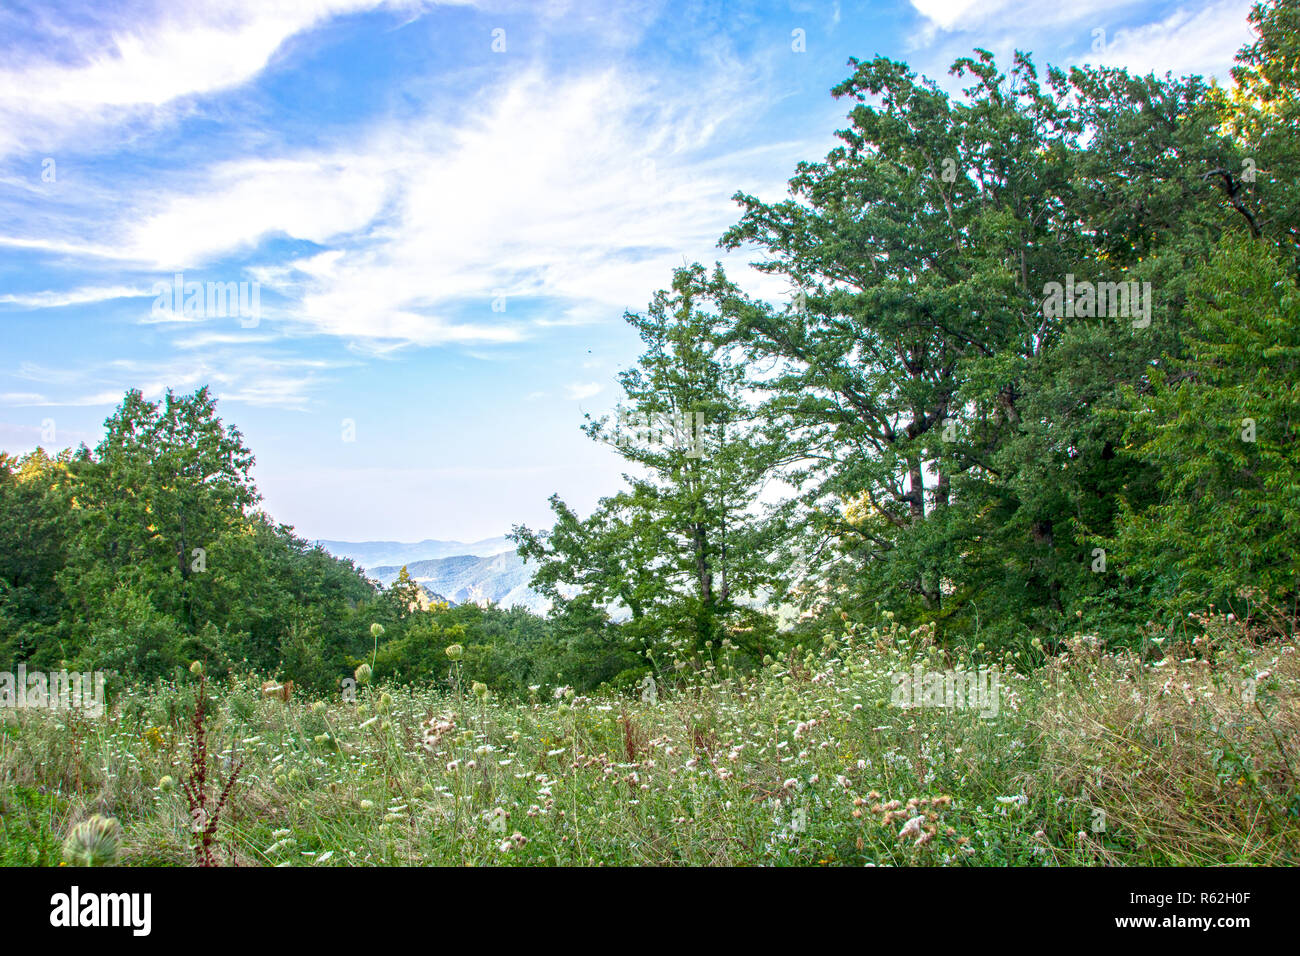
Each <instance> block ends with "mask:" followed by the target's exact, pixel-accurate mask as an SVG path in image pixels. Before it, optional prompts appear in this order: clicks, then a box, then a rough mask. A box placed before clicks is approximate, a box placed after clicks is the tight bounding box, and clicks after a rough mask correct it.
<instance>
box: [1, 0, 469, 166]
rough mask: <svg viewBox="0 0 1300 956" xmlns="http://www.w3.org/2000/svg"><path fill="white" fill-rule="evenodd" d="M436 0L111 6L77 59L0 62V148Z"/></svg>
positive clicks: (235, 76) (24, 145)
mask: <svg viewBox="0 0 1300 956" xmlns="http://www.w3.org/2000/svg"><path fill="white" fill-rule="evenodd" d="M466 2H468V0H466ZM432 5H433V2H432V0H429V2H419V0H411V2H400V0H388V2H385V0H292V2H281V3H266V2H263V0H200V2H196V3H190V4H186V5H184V6H181V5H178V4H162V5H160V6H158V7H157V8H154V9H150V8H148V7H141V6H138V5H136V6H134V7H133V6H132V5H125V6H122V7H120V8H115V9H113V11H112V13H111V16H112V18H113V19H111V20H110V21H109V22H106V23H104V24H103V26H102V29H100V30H97V31H94V32H93V33H90V34H88V35H87V36H85V37H82V38H79V40H80V42H79V43H78V44H77V46H78V47H80V49H78V51H77V56H76V57H75V58H74V59H73V60H71V61H68V60H63V59H60V60H55V59H47V60H40V59H35V58H34V57H33V56H31V55H28V56H26V57H25V58H24V61H23V62H21V63H15V64H14V65H11V66H9V67H8V68H6V69H2V70H0V156H3V155H5V154H7V153H11V152H13V151H16V150H32V149H40V150H45V149H53V148H55V147H57V146H59V145H61V144H63V143H65V142H67V141H68V140H69V139H70V138H73V137H76V138H77V139H78V140H82V141H84V139H85V138H86V137H87V136H89V135H96V134H98V133H100V132H103V131H105V130H107V129H111V128H113V127H114V126H116V127H122V126H123V125H124V124H127V123H129V122H131V121H139V120H145V121H156V120H157V119H158V117H159V115H160V114H161V113H163V112H164V111H165V110H166V108H167V107H169V106H170V105H173V104H175V103H177V102H178V101H181V100H184V99H185V98H187V97H194V96H198V95H202V94H210V93H213V92H217V91H220V90H225V89H230V88H232V87H237V86H239V85H241V84H244V83H246V82H248V81H249V80H250V79H252V78H253V77H254V76H256V75H257V74H259V73H260V72H261V71H262V70H264V69H265V68H266V66H267V64H268V63H269V62H271V59H272V57H273V55H274V54H275V53H276V51H277V50H279V49H280V48H281V47H282V46H283V44H284V43H285V41H286V40H288V39H289V38H291V37H293V36H295V35H297V34H299V33H302V32H304V31H306V30H309V29H311V28H312V27H314V26H316V25H318V24H320V23H322V22H324V21H326V20H328V19H330V18H332V17H337V16H340V15H343V14H347V13H355V12H358V11H363V10H368V9H374V8H376V7H379V6H389V7H393V8H405V9H407V10H408V11H418V10H419V9H421V8H423V7H426V6H432ZM128 18H130V19H128ZM47 22H48V23H49V27H50V29H51V30H53V31H55V32H56V33H57V34H59V35H60V36H66V35H67V34H70V33H75V31H74V30H73V29H72V28H70V27H68V26H67V25H64V24H61V23H59V22H58V19H57V17H54V16H48V17H47ZM8 59H9V61H10V62H11V63H13V61H14V60H15V59H17V58H16V57H15V56H10V57H8Z"/></svg>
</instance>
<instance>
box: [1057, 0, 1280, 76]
mask: <svg viewBox="0 0 1300 956" xmlns="http://www.w3.org/2000/svg"><path fill="white" fill-rule="evenodd" d="M1252 6H1254V0H1217V2H1213V3H1210V4H1207V5H1204V6H1199V7H1198V6H1194V5H1188V6H1182V7H1179V8H1178V9H1177V10H1175V11H1173V12H1172V13H1171V14H1169V15H1168V16H1167V17H1165V18H1163V19H1161V20H1158V21H1156V22H1153V23H1148V24H1144V25H1142V26H1134V27H1122V28H1120V29H1117V30H1115V31H1113V32H1109V33H1108V34H1107V35H1106V42H1105V44H1104V47H1103V48H1102V49H1101V50H1099V51H1097V52H1090V53H1089V54H1087V55H1082V56H1079V57H1076V62H1088V63H1092V64H1093V65H1095V66H1101V65H1105V66H1120V67H1124V68H1126V69H1127V70H1129V72H1131V73H1138V74H1146V73H1156V74H1157V75H1163V74H1164V73H1165V72H1172V73H1175V74H1181V73H1199V74H1201V75H1217V76H1221V77H1226V76H1227V71H1228V68H1229V67H1231V66H1232V61H1233V57H1234V56H1235V55H1236V53H1237V51H1238V50H1239V49H1240V48H1241V47H1242V46H1243V45H1245V44H1246V43H1247V42H1249V41H1250V38H1251V31H1250V26H1249V24H1248V23H1247V21H1246V16H1247V14H1249V13H1250V9H1251V7H1252ZM1098 39H1100V37H1099V38H1098ZM1099 46H1101V44H1099Z"/></svg>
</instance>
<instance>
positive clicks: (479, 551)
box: [314, 537, 515, 570]
mask: <svg viewBox="0 0 1300 956" xmlns="http://www.w3.org/2000/svg"><path fill="white" fill-rule="evenodd" d="M314 543H315V544H319V545H320V546H321V547H322V548H324V549H325V550H326V551H328V552H329V553H330V554H332V555H334V556H335V557H336V558H351V559H352V560H353V562H355V563H356V564H357V565H358V566H359V567H362V568H366V569H367V570H370V569H372V568H379V567H384V566H386V565H390V564H393V565H397V566H398V567H401V566H402V565H403V564H410V563H411V562H412V561H427V560H429V559H430V558H455V557H460V556H461V555H466V554H468V555H474V556H477V557H488V556H490V555H494V554H502V553H504V552H506V551H513V550H514V549H515V546H514V545H513V544H511V543H510V542H509V541H508V540H506V538H505V537H496V538H484V539H483V540H482V541H474V542H472V543H470V544H466V543H465V542H463V541H438V540H436V539H434V538H427V539H426V540H424V541H415V542H413V543H410V544H408V543H406V542H404V541H316V542H314Z"/></svg>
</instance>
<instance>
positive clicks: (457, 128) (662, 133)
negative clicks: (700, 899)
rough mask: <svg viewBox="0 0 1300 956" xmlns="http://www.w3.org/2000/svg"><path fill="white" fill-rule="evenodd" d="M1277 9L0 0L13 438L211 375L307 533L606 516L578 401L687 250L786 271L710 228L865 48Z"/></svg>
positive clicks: (999, 41)
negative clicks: (182, 296)
mask: <svg viewBox="0 0 1300 956" xmlns="http://www.w3.org/2000/svg"><path fill="white" fill-rule="evenodd" d="M1250 6H1251V3H1250V2H1249V0H1188V2H1126V0H1078V2H1075V3H1060V2H1045V0H947V2H945V0H910V2H909V0H876V2H864V3H852V2H847V0H841V2H814V0H810V2H793V0H791V2H781V3H744V2H731V0H727V2H670V0H663V2H655V0H641V2H618V0H605V2H578V0H574V2H563V0H550V2H548V0H535V2H525V0H502V2H493V0H483V2H473V0H470V2H447V3H435V2H387V3H385V2H374V0H292V2H275V0H223V2H212V3H185V2H157V3H120V2H103V0H91V2H85V3H63V2H54V3H49V2H36V0H30V2H29V0H18V2H14V0H5V2H4V3H3V5H2V6H0V449H4V450H6V451H11V452H22V451H26V450H30V449H31V448H33V447H35V446H36V445H38V444H41V445H44V446H46V447H47V448H48V447H64V446H75V445H77V444H79V443H81V442H85V443H86V444H88V445H91V446H93V445H94V444H95V443H97V442H98V441H99V439H100V437H101V436H102V431H103V429H102V424H103V421H104V419H105V418H106V417H107V416H108V415H109V414H110V412H111V411H112V409H113V407H114V405H116V403H117V402H118V401H120V400H121V397H122V395H123V393H124V392H125V391H126V390H127V389H129V388H139V389H141V390H143V391H144V393H145V394H146V395H147V396H149V397H151V398H156V397H158V396H160V395H161V394H163V392H164V391H165V390H166V389H167V388H171V389H174V390H177V391H180V392H189V391H192V390H194V389H195V388H197V387H199V386H201V385H204V384H208V385H210V386H211V388H212V390H213V392H214V393H215V395H216V396H217V397H218V399H219V404H218V408H219V411H220V414H221V415H222V417H223V418H224V419H225V420H226V421H227V422H231V423H234V424H236V425H238V426H239V428H240V429H241V430H242V431H243V432H244V435H245V438H246V440H247V443H248V444H249V445H250V447H251V448H252V450H253V451H254V453H255V454H256V456H257V465H256V467H255V471H254V477H255V479H256V481H257V484H258V487H259V488H260V490H261V491H262V493H263V495H264V497H265V501H264V506H265V508H266V509H267V510H268V511H269V512H270V513H271V514H272V515H274V516H275V518H276V519H277V520H279V521H283V522H286V523H288V524H292V525H294V526H295V527H296V528H297V529H298V532H299V533H300V534H302V535H304V536H306V537H308V538H333V539H346V540H360V539H390V540H403V541H414V540H418V539H422V538H428V537H433V538H441V539H459V540H463V541H472V540H477V539H481V538H486V537H489V536H492V535H496V534H500V533H503V532H504V531H506V530H508V529H509V527H510V525H511V524H513V523H515V522H525V523H528V524H531V525H533V526H534V527H536V526H539V525H547V524H549V520H548V515H549V511H548V508H547V504H546V499H547V497H548V496H549V495H550V494H552V493H553V492H559V493H560V494H561V495H562V496H563V497H564V498H565V499H566V500H567V501H569V502H570V504H572V505H574V506H575V507H577V508H578V509H579V510H580V511H582V512H584V513H585V512H586V511H587V510H588V509H590V507H591V506H592V505H593V504H594V503H595V501H596V499H597V498H599V497H600V496H602V495H606V494H611V493H613V492H614V491H616V490H617V489H618V487H619V485H620V474H621V472H622V470H623V469H622V467H621V465H620V462H619V460H618V459H617V458H615V457H614V456H613V455H612V454H611V453H609V452H608V451H606V450H604V449H602V448H600V447H599V446H596V445H595V444H594V443H592V442H591V441H590V440H589V439H588V438H587V437H586V436H585V435H584V434H582V432H581V431H579V428H578V426H579V425H580V423H581V421H582V414H583V413H584V412H591V413H593V414H602V413H605V412H607V411H609V410H610V409H611V408H612V406H613V404H614V402H615V401H616V400H617V399H618V397H619V396H618V387H617V383H616V381H615V378H614V376H615V373H616V372H617V370H618V369H619V368H620V367H626V365H627V364H629V363H630V362H631V361H633V360H634V359H635V357H636V355H637V354H638V352H639V348H638V345H639V342H638V340H637V338H636V336H635V334H634V333H633V332H632V330H631V329H630V328H628V327H627V326H626V324H625V323H624V322H623V321H622V315H623V312H624V311H625V310H629V309H630V310H640V309H643V308H644V307H645V305H646V303H647V302H648V301H649V299H650V297H651V295H652V294H653V292H654V290H655V289H657V288H660V287H662V286H665V285H667V284H668V283H669V281H670V280H671V273H672V269H673V267H674V266H679V265H681V264H682V263H683V262H684V261H695V260H698V261H702V262H706V263H712V262H713V261H715V260H721V261H722V262H723V263H724V264H725V265H726V266H727V268H728V271H729V272H730V273H731V275H732V278H733V279H735V280H736V281H738V282H739V283H740V284H741V285H742V286H743V287H745V288H747V289H748V290H750V291H751V292H753V293H755V294H758V295H761V296H763V297H765V298H769V299H774V300H775V299H781V298H785V297H787V296H788V294H789V291H790V290H787V289H784V288H782V287H781V286H780V285H777V284H773V280H771V279H767V278H764V277H760V276H758V275H757V274H756V273H754V272H753V271H752V270H749V269H748V268H747V267H746V262H747V260H748V259H749V258H750V257H749V256H748V255H746V254H745V253H743V252H738V253H735V254H730V255H725V256H724V255H723V254H722V252H721V251H720V250H719V249H717V247H716V242H717V239H718V237H719V236H720V235H721V233H722V232H723V231H724V230H725V229H726V228H727V227H728V226H729V225H730V224H731V223H732V222H734V220H735V219H736V216H737V209H736V206H735V205H734V203H733V202H732V200H731V197H732V195H733V194H734V193H735V192H737V191H738V190H743V191H745V192H750V193H755V194H758V195H760V196H763V197H765V198H769V199H776V198H779V197H781V196H782V195H783V194H784V191H785V181H786V180H787V179H788V178H789V176H790V175H791V174H792V173H793V170H794V166H795V164H796V163H797V162H798V161H799V160H801V159H809V160H812V159H820V158H821V157H822V156H824V154H825V153H826V152H827V150H828V149H830V148H831V147H832V146H833V145H834V142H835V141H834V131H835V130H836V129H838V128H840V127H841V126H842V125H843V118H844V114H845V112H846V109H847V104H844V103H840V102H837V101H835V100H834V99H833V98H832V97H831V96H830V94H829V90H830V88H831V87H832V86H833V85H834V84H835V83H837V82H838V81H840V80H841V79H843V78H844V77H845V76H846V75H847V73H848V69H847V67H846V61H847V60H848V58H849V57H850V56H857V57H860V58H869V57H871V56H874V55H876V54H884V55H887V56H891V57H893V58H896V59H902V60H905V61H907V62H908V63H909V64H911V66H912V67H913V68H914V69H916V70H917V71H918V72H921V73H925V74H928V75H930V76H932V77H934V78H935V79H936V80H938V81H939V82H940V83H941V84H942V85H944V86H945V87H946V88H948V89H950V90H956V88H957V87H958V86H960V85H961V84H960V83H959V82H958V81H956V80H955V79H954V78H952V77H950V76H948V75H947V69H948V66H949V65H950V64H951V62H952V61H953V60H954V59H955V58H956V57H957V56H961V55H964V54H966V53H968V52H969V51H970V50H971V49H972V48H973V47H977V46H978V47H984V48H988V49H990V50H992V51H994V52H995V53H996V54H998V56H999V60H1000V62H1006V57H1007V56H1008V54H1009V53H1010V52H1011V51H1012V50H1014V49H1022V50H1027V51H1030V52H1032V53H1033V54H1034V56H1035V61H1036V62H1037V63H1038V64H1039V66H1040V68H1041V67H1043V66H1045V65H1046V64H1054V65H1061V66H1065V65H1069V64H1073V63H1083V62H1088V63H1093V64H1098V63H1107V64H1114V65H1121V66H1126V67H1129V68H1130V69H1133V70H1135V71H1140V72H1144V73H1145V72H1148V71H1152V70H1154V71H1156V72H1157V73H1164V72H1165V71H1166V70H1168V71H1172V72H1174V73H1193V72H1194V73H1201V74H1203V75H1207V76H1208V75H1214V76H1217V77H1219V78H1220V79H1227V77H1228V69H1229V67H1230V66H1231V64H1232V57H1233V54H1234V53H1235V52H1236V50H1237V48H1238V47H1239V46H1241V44H1242V43H1244V42H1245V41H1246V40H1247V39H1248V38H1249V31H1248V28H1247V24H1246V14H1247V12H1248V11H1249V9H1250ZM1098 30H1101V31H1104V43H1103V44H1102V45H1101V47H1102V52H1097V50H1096V49H1095V48H1096V47H1098V43H1097V40H1098V39H1099V35H1098V34H1097V33H1096V31H1098ZM795 31H802V33H801V34H800V36H801V37H802V45H803V46H804V49H803V50H802V51H800V50H797V49H796V47H798V46H799V45H800V43H799V42H796V34H795ZM177 274H180V275H181V276H182V277H183V278H182V280H181V281H182V282H186V283H188V282H199V283H231V282H233V283H240V282H243V283H248V285H247V286H246V287H245V288H246V289H247V291H248V293H249V294H250V296H251V293H252V290H253V288H254V286H253V283H256V289H257V292H258V303H259V307H260V308H259V312H258V315H257V317H256V319H255V320H254V319H252V318H244V319H241V318H240V317H239V316H230V315H227V316H221V315H210V314H198V315H187V314H185V312H184V310H180V311H176V310H172V311H170V312H169V311H166V310H160V309H159V308H158V307H157V305H158V303H157V299H158V296H157V286H158V284H159V283H173V282H174V281H175V280H174V277H175V276H176V275H177ZM249 304H250V305H251V303H249ZM205 311H206V310H205ZM250 311H251V310H250Z"/></svg>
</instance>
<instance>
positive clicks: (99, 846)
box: [63, 813, 121, 866]
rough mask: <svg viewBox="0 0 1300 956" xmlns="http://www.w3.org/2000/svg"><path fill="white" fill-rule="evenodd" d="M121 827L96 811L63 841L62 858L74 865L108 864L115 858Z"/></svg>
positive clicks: (73, 829)
mask: <svg viewBox="0 0 1300 956" xmlns="http://www.w3.org/2000/svg"><path fill="white" fill-rule="evenodd" d="M120 833H121V827H120V826H119V825H118V822H117V821H116V820H115V819H113V818H112V817H102V816H100V815H99V814H98V813H96V814H95V815H94V816H92V817H90V818H89V819H86V820H82V821H81V822H80V823H78V824H77V825H76V826H75V827H73V828H72V831H71V832H70V833H69V834H68V838H67V840H65V841H64V843H63V858H64V859H65V860H67V861H68V862H69V863H71V864H72V865H74V866H109V865H111V864H112V863H113V861H114V860H116V859H117V851H118V846H119V836H120Z"/></svg>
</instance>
